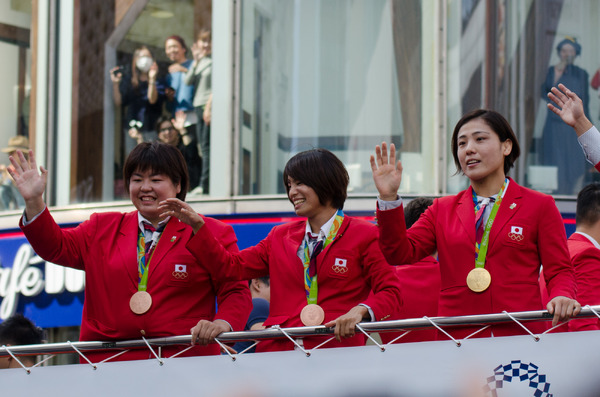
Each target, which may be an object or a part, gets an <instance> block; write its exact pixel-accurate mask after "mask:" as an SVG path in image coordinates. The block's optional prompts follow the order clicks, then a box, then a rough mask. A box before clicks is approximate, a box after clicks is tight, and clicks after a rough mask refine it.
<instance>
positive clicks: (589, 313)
mask: <svg viewBox="0 0 600 397" xmlns="http://www.w3.org/2000/svg"><path fill="white" fill-rule="evenodd" d="M599 313H600V305H597V306H585V307H583V308H582V309H581V313H579V315H577V318H583V317H594V316H595V317H598V318H599V319H600V314H599ZM550 319H552V315H551V314H549V313H548V312H547V311H546V310H535V311H526V312H513V313H507V312H503V313H496V314H482V315H469V316H456V317H433V318H430V317H423V318H412V319H405V320H391V321H378V322H364V323H360V324H358V325H357V330H358V332H362V333H364V334H365V335H367V336H368V335H369V334H370V333H372V332H386V331H405V333H404V334H403V335H401V336H400V337H398V338H396V339H394V341H396V340H398V339H400V338H401V337H402V336H404V335H406V334H407V333H408V332H411V331H412V330H417V329H427V328H434V327H435V328H437V329H438V330H440V331H441V332H443V333H444V334H446V335H447V336H448V337H449V338H450V339H452V340H453V341H454V342H455V343H456V345H457V346H458V347H460V346H461V342H460V341H457V340H456V339H454V338H452V336H450V335H449V334H448V333H446V332H445V331H444V330H443V328H444V327H448V326H481V327H482V328H481V329H480V330H478V331H476V332H474V333H473V334H471V335H469V336H467V337H466V338H465V339H468V338H470V337H471V336H473V335H475V334H477V333H478V332H480V331H481V330H483V329H485V328H487V327H489V326H490V325H491V324H498V323H509V322H516V323H517V324H519V325H520V326H521V327H523V328H524V330H525V332H527V333H529V334H530V335H531V336H532V337H533V338H534V340H536V341H538V340H539V339H540V337H539V335H535V334H533V333H532V332H531V331H529V330H528V329H527V327H526V326H525V325H524V324H523V323H524V322H528V321H536V320H538V321H539V320H550ZM564 324H565V323H561V324H559V325H557V326H556V327H554V328H557V327H558V326H561V325H564ZM554 328H552V329H554ZM548 331H550V330H548ZM548 331H546V332H548ZM333 333H334V330H333V328H328V327H325V326H323V325H319V326H315V327H293V328H281V327H279V326H275V327H272V328H267V329H264V330H259V331H243V332H224V333H222V334H220V335H219V337H218V338H217V340H216V342H217V343H219V345H221V347H222V348H223V349H224V351H226V352H227V354H229V355H230V356H231V357H232V359H233V360H235V356H236V355H238V354H232V353H231V352H230V351H229V350H230V349H228V348H227V347H226V346H225V345H224V343H229V342H239V341H247V340H254V341H259V342H260V341H261V340H265V339H277V338H289V339H291V340H292V341H293V342H294V343H296V346H297V348H298V347H299V349H298V350H301V351H302V352H303V353H305V354H306V356H310V351H306V350H305V349H304V348H303V347H302V346H301V344H298V343H297V341H299V340H301V339H302V338H304V337H309V336H323V335H330V336H331V335H333ZM332 339H333V338H330V339H328V340H327V341H325V342H324V343H321V344H320V345H319V346H317V347H316V348H319V347H321V346H323V345H325V344H326V343H327V342H329V341H330V340H332ZM463 340H464V339H463ZM394 341H392V342H394ZM190 342H191V335H179V336H171V337H164V338H153V339H141V340H125V341H111V342H66V343H47V344H38V345H23V346H10V347H7V346H2V347H0V357H6V356H11V357H13V358H15V359H16V358H17V357H16V356H33V355H55V354H65V353H73V352H76V353H78V354H80V355H81V356H82V357H83V358H84V359H85V360H86V361H87V362H88V363H89V364H90V365H91V366H92V367H93V368H94V369H96V368H97V366H96V365H95V364H93V363H92V362H90V361H89V360H88V359H87V357H85V353H86V352H90V351H97V350H103V351H106V350H115V351H117V352H118V353H117V354H115V356H113V357H111V358H114V357H116V356H118V355H120V354H122V353H123V351H124V350H129V349H135V348H143V347H145V348H148V349H150V350H151V351H152V352H153V354H154V356H155V357H156V359H157V360H158V361H159V363H160V364H161V365H162V364H163V363H164V361H163V360H162V359H161V358H160V356H159V355H157V354H156V353H155V352H154V350H153V348H152V347H158V348H159V351H160V349H161V347H163V346H171V345H188V346H189V345H190ZM373 342H374V343H375V344H376V345H377V346H378V347H379V348H380V349H381V351H385V348H384V347H383V346H381V345H380V344H378V343H377V342H376V341H374V340H373ZM392 342H390V343H392ZM316 348H314V349H316ZM314 349H313V350H314ZM181 353H182V352H180V353H177V354H175V355H174V356H172V357H175V356H177V355H179V354H181ZM242 353H243V352H242ZM46 360H47V359H45V360H44V361H46ZM105 361H108V360H105ZM17 362H19V364H21V361H19V360H18V359H17ZM40 364H41V363H38V364H36V365H35V366H39V365H40ZM21 366H22V367H23V368H24V369H25V370H26V371H27V372H28V373H29V368H27V367H25V366H24V365H23V364H21Z"/></svg>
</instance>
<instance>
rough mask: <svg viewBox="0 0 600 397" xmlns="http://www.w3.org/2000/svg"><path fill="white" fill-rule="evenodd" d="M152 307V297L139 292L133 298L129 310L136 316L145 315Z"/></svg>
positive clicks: (144, 292)
mask: <svg viewBox="0 0 600 397" xmlns="http://www.w3.org/2000/svg"><path fill="white" fill-rule="evenodd" d="M151 306H152V296H150V294H149V293H147V292H146V291H138V292H136V293H135V294H133V295H132V296H131V299H130V300H129V308H130V309H131V311H132V312H134V313H135V314H144V313H146V312H147V311H148V310H150V307H151Z"/></svg>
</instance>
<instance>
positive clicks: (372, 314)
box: [358, 303, 375, 321]
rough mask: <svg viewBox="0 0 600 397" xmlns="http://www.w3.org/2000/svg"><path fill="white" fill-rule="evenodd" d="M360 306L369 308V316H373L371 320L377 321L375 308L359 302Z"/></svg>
mask: <svg viewBox="0 0 600 397" xmlns="http://www.w3.org/2000/svg"><path fill="white" fill-rule="evenodd" d="M358 306H364V307H366V308H367V310H368V311H369V316H371V320H370V321H375V313H373V309H371V307H370V306H368V305H365V304H364V303H359V304H358Z"/></svg>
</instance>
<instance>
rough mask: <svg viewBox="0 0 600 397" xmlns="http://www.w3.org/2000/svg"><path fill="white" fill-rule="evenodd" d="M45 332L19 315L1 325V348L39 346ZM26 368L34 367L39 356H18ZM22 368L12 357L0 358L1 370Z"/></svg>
mask: <svg viewBox="0 0 600 397" xmlns="http://www.w3.org/2000/svg"><path fill="white" fill-rule="evenodd" d="M43 339H44V331H43V330H42V329H41V328H40V327H36V326H35V324H33V322H32V321H31V320H29V319H28V318H27V317H25V316H23V315H22V314H20V313H17V314H15V315H13V316H11V317H9V318H7V319H6V320H4V321H3V322H2V323H0V346H20V345H39V344H40V343H42V342H43ZM17 358H18V359H19V360H20V361H21V363H23V365H25V366H26V367H32V366H34V365H35V363H36V361H37V356H17ZM7 368H21V365H20V364H19V363H18V362H16V361H15V359H14V358H12V357H11V356H8V357H0V369H7Z"/></svg>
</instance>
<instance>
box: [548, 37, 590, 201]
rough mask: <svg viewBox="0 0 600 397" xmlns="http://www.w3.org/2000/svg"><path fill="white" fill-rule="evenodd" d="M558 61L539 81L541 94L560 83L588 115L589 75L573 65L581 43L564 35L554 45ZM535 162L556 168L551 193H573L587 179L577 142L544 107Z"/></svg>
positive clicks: (565, 126) (583, 159) (567, 128)
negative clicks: (543, 121)
mask: <svg viewBox="0 0 600 397" xmlns="http://www.w3.org/2000/svg"><path fill="white" fill-rule="evenodd" d="M556 51H557V52H558V56H559V58H560V61H559V62H558V63H557V64H556V65H554V66H551V67H550V68H549V69H548V73H547V74H546V80H545V81H544V83H543V84H542V97H543V98H544V99H546V95H547V94H548V92H549V91H550V89H551V88H552V87H555V86H557V85H558V84H559V83H562V84H564V85H566V86H568V87H569V88H570V89H571V90H572V91H574V92H575V93H576V94H577V95H578V96H579V97H580V98H581V99H582V101H583V106H584V111H585V114H586V116H588V118H589V114H590V111H589V107H588V106H589V105H588V104H589V77H588V73H587V72H586V71H585V70H583V69H582V68H580V67H579V66H575V65H574V61H575V58H576V57H577V56H579V55H581V45H580V44H579V43H578V42H577V40H576V39H575V38H572V37H565V39H564V40H562V41H561V42H560V43H558V45H557V46H556ZM538 146H539V147H538V151H539V161H540V162H539V164H540V165H545V166H556V167H557V168H558V169H557V171H558V189H557V190H556V191H554V192H553V193H557V194H573V195H574V194H577V192H579V190H580V189H581V188H582V187H583V185H584V184H585V183H586V181H589V180H590V176H589V175H587V174H588V173H587V170H588V169H589V168H590V167H588V166H587V165H586V163H585V158H584V157H583V155H582V154H581V150H580V149H579V147H578V145H577V142H575V140H573V139H572V138H571V131H570V128H569V126H567V125H565V124H564V123H563V122H562V120H561V119H560V117H558V116H557V115H556V114H554V112H552V111H551V110H548V115H547V117H546V123H545V124H544V130H543V136H542V140H541V142H539V145H538Z"/></svg>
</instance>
